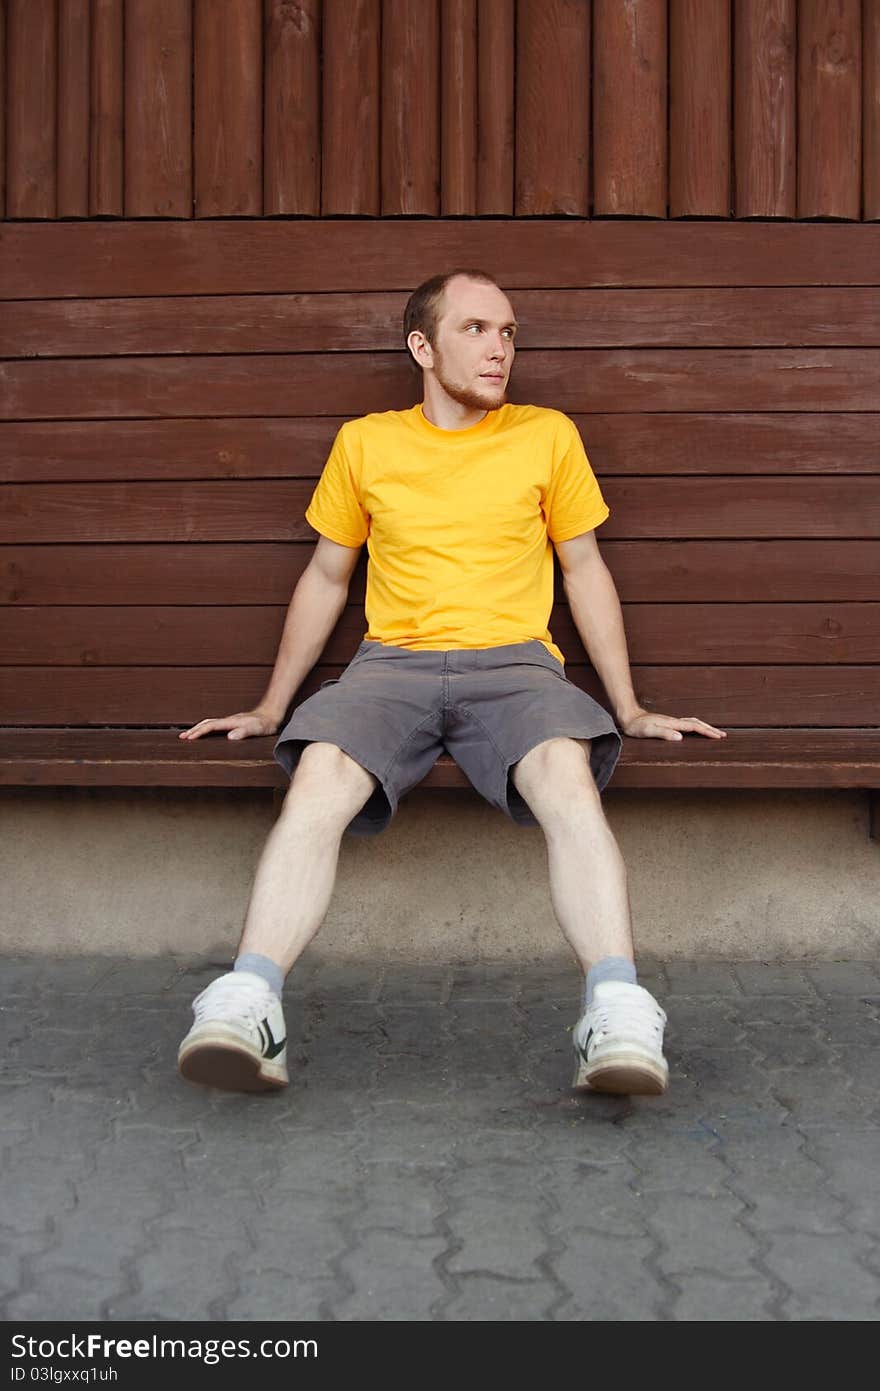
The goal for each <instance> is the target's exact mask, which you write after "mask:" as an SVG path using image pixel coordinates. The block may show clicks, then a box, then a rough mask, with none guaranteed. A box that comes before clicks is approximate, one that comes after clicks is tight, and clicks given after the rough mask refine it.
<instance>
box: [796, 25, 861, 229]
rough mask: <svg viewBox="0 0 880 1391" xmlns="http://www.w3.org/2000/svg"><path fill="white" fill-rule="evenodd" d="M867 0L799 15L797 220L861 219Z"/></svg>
mask: <svg viewBox="0 0 880 1391" xmlns="http://www.w3.org/2000/svg"><path fill="white" fill-rule="evenodd" d="M861 37H862V35H861V0H801V3H800V7H799V10H798V180H797V183H798V200H797V215H798V217H845V218H852V219H854V220H857V219H858V218H859V217H860V215H861V174H862V111H861V105H862V101H861V98H862V90H861V82H862V43H861Z"/></svg>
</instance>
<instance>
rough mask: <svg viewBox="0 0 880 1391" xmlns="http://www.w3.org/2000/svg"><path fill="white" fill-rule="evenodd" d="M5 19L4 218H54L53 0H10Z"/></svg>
mask: <svg viewBox="0 0 880 1391" xmlns="http://www.w3.org/2000/svg"><path fill="white" fill-rule="evenodd" d="M6 20H7V26H6V41H7V51H6V74H7V77H6V141H7V143H6V216H7V217H22V218H32V217H33V218H36V217H45V218H53V217H55V215H56V211H57V206H58V205H57V194H56V190H57V138H56V130H57V98H58V93H57V87H56V72H57V62H58V27H57V12H56V6H55V0H8V6H7V16H6ZM24 230H30V229H29V228H28V229H24ZM0 260H2V254H0Z"/></svg>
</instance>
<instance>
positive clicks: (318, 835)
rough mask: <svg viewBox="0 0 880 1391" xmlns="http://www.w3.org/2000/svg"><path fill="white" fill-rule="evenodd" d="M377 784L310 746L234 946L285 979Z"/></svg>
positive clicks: (330, 751)
mask: <svg viewBox="0 0 880 1391" xmlns="http://www.w3.org/2000/svg"><path fill="white" fill-rule="evenodd" d="M376 785H377V779H376V778H375V777H374V776H373V774H372V773H368V772H367V770H366V769H365V768H362V767H361V766H360V764H359V763H356V762H355V761H354V759H353V758H350V757H349V756H348V754H347V753H344V752H343V750H342V749H340V748H338V747H337V746H336V745H335V744H321V743H314V744H307V745H306V747H305V748H304V749H303V751H302V753H301V755H300V759H299V762H298V764H297V766H296V769H295V772H294V776H293V779H292V781H291V784H290V788H289V790H288V792H287V795H286V797H285V799H284V803H283V805H282V808H281V812H280V814H279V816H278V819H277V821H276V822H275V825H274V826H273V827H272V830H271V831H270V833H269V837H268V839H267V841H266V844H265V846H264V848H263V853H262V856H261V858H260V863H259V865H258V866H257V873H256V876H255V879H254V885H253V889H252V890H251V897H250V903H249V904H248V909H247V914H246V916H245V924H244V931H243V933H242V937H241V942H240V944H239V948H238V954H239V955H240V956H241V955H242V954H243V953H244V952H258V953H259V954H260V955H261V956H267V957H269V959H270V960H271V961H274V962H276V963H277V964H278V966H279V967H280V968H281V971H282V973H283V974H284V975H286V974H287V972H288V971H289V970H290V968H291V966H292V965H293V963H294V962H295V961H296V959H297V957H298V956H299V955H300V954H301V953H302V952H303V951H304V950H305V948H306V947H307V946H308V944H309V942H310V941H311V940H312V938H313V937H314V935H315V933H316V932H317V930H318V928H319V927H320V926H321V923H322V922H323V921H324V917H325V915H326V912H327V909H328V907H329V905H330V898H331V896H332V893H333V886H334V884H335V882H336V868H337V863H338V860H339V847H340V843H341V841H342V835H343V832H344V831H345V828H346V826H347V825H348V824H349V822H350V821H351V819H352V817H354V816H355V815H356V814H357V813H358V812H359V811H360V809H361V807H362V806H363V805H364V803H365V802H366V801H367V799H368V798H369V796H370V795H371V793H372V791H373V789H374V787H376Z"/></svg>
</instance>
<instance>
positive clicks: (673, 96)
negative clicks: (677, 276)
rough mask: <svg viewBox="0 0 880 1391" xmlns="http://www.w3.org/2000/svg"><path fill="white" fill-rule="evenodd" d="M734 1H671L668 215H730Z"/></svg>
mask: <svg viewBox="0 0 880 1391" xmlns="http://www.w3.org/2000/svg"><path fill="white" fill-rule="evenodd" d="M730 57H731V0H671V4H670V7H669V216H670V217H730V216H731V212H732V196H733V194H732V188H731V182H730V149H731V140H732V132H731V126H730V117H731V101H730V84H731V62H730Z"/></svg>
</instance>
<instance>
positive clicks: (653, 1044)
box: [587, 996, 666, 1048]
mask: <svg viewBox="0 0 880 1391" xmlns="http://www.w3.org/2000/svg"><path fill="white" fill-rule="evenodd" d="M665 1023H666V1016H665V1014H664V1013H663V1011H662V1009H661V1008H660V1006H659V1005H658V1004H657V1002H656V1001H655V1000H646V999H645V998H644V997H643V996H641V997H640V996H636V997H634V998H629V999H625V998H620V997H619V998H617V999H615V1000H608V1001H607V1003H603V1004H600V1003H598V1002H596V1003H595V1004H594V1005H593V1007H592V1008H591V1009H590V1011H589V1013H588V1017H587V1025H588V1030H589V1029H592V1032H593V1037H594V1038H595V1040H596V1042H597V1043H598V1042H600V1041H601V1039H602V1038H604V1037H607V1036H609V1035H611V1036H614V1035H615V1034H624V1035H626V1037H627V1038H629V1039H631V1040H632V1042H633V1043H642V1044H645V1045H646V1046H647V1047H649V1048H659V1047H661V1046H662V1043H663V1025H664V1024H665Z"/></svg>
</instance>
